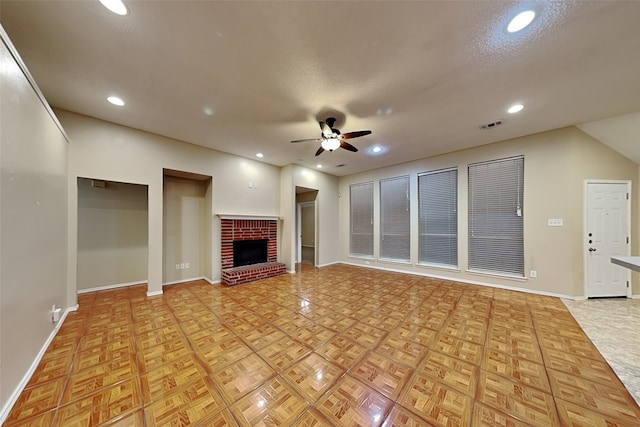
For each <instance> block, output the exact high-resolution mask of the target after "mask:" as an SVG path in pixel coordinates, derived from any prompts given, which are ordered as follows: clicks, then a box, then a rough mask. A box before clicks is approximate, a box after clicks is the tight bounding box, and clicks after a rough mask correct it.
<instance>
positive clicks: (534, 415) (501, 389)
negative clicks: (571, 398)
mask: <svg viewBox="0 0 640 427" xmlns="http://www.w3.org/2000/svg"><path fill="white" fill-rule="evenodd" d="M477 399H478V400H479V401H480V402H482V403H484V404H486V405H488V406H491V407H493V408H495V409H497V410H498V411H500V412H503V413H507V414H512V415H514V416H515V417H516V418H518V419H520V420H523V421H525V422H527V423H529V424H532V425H534V426H536V427H537V426H540V427H542V426H559V425H560V424H559V421H558V416H557V413H556V407H555V404H554V401H553V397H552V396H551V394H547V393H544V392H542V391H540V390H537V389H534V388H531V387H527V386H523V385H521V384H519V383H516V382H514V381H511V380H508V379H506V378H504V377H501V376H498V375H495V374H492V373H489V372H486V371H481V372H480V379H479V381H478V394H477Z"/></svg>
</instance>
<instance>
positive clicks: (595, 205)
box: [584, 181, 631, 298]
mask: <svg viewBox="0 0 640 427" xmlns="http://www.w3.org/2000/svg"><path fill="white" fill-rule="evenodd" d="M630 187H631V183H630V182H627V181H588V182H587V183H586V190H585V192H586V197H585V200H586V207H585V230H584V242H585V244H584V251H585V252H584V253H585V282H586V285H585V288H586V289H585V295H586V297H587V298H606V297H628V296H630V290H631V288H630V284H629V280H630V271H629V270H628V269H626V268H623V267H620V266H618V265H615V264H612V263H611V257H612V256H616V255H617V256H629V254H630V248H631V242H630V233H629V231H630V223H629V221H630V207H631V203H630V202H631V201H630V194H631V193H630V190H631V188H630Z"/></svg>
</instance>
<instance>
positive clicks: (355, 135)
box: [342, 130, 371, 139]
mask: <svg viewBox="0 0 640 427" xmlns="http://www.w3.org/2000/svg"><path fill="white" fill-rule="evenodd" d="M369 134H371V131H370V130H359V131H356V132H347V133H343V134H342V136H343V139H351V138H358V137H359V136H365V135H369Z"/></svg>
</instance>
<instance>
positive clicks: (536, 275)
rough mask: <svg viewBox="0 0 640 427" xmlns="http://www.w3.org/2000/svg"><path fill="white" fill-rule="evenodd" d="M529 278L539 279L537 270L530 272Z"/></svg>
mask: <svg viewBox="0 0 640 427" xmlns="http://www.w3.org/2000/svg"><path fill="white" fill-rule="evenodd" d="M529 277H532V278H534V279H535V278H536V277H538V272H537V271H535V270H530V271H529Z"/></svg>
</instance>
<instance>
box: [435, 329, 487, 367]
mask: <svg viewBox="0 0 640 427" xmlns="http://www.w3.org/2000/svg"><path fill="white" fill-rule="evenodd" d="M431 348H432V349H434V350H436V351H439V352H440V353H444V354H446V355H449V356H453V357H456V358H458V359H460V360H463V361H465V362H469V363H473V364H475V365H480V362H481V361H482V346H481V345H480V344H475V343H472V342H470V341H464V340H461V339H458V338H453V337H451V336H449V335H439V336H438V337H437V338H436V340H435V341H434V342H433V344H431Z"/></svg>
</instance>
